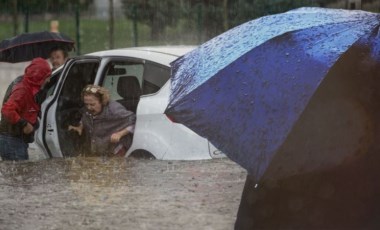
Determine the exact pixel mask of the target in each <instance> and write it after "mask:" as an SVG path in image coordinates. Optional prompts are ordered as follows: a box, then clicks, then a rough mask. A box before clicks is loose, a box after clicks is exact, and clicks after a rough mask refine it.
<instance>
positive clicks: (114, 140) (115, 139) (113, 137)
mask: <svg viewBox="0 0 380 230" xmlns="http://www.w3.org/2000/svg"><path fill="white" fill-rule="evenodd" d="M130 130H131V127H130V126H128V127H126V128H124V129H122V130H120V131H118V132H115V133H113V134H112V135H111V143H118V142H119V141H120V139H121V138H122V137H124V136H125V135H127V134H128V133H131V132H130Z"/></svg>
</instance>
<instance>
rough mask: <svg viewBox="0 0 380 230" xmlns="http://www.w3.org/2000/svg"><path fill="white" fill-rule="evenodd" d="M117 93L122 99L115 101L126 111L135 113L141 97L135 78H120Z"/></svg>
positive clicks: (137, 81)
mask: <svg viewBox="0 0 380 230" xmlns="http://www.w3.org/2000/svg"><path fill="white" fill-rule="evenodd" d="M117 93H118V94H119V95H120V96H121V97H122V99H119V100H117V102H119V103H120V104H122V105H123V106H124V107H125V108H126V109H127V110H129V111H132V112H134V113H136V109H137V104H138V103H139V100H140V96H141V88H140V83H139V80H138V79H137V77H136V76H120V77H119V80H118V82H117Z"/></svg>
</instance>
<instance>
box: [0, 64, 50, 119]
mask: <svg viewBox="0 0 380 230" xmlns="http://www.w3.org/2000/svg"><path fill="white" fill-rule="evenodd" d="M50 75H51V68H50V66H49V64H48V62H47V61H45V60H44V59H42V58H35V59H33V61H32V62H31V64H30V65H29V66H28V67H26V69H25V73H24V79H23V80H22V81H21V82H20V83H18V84H17V85H16V86H15V87H14V88H13V90H12V93H11V95H10V97H9V99H8V101H7V102H5V103H4V105H3V107H2V109H1V114H2V120H3V119H5V120H6V122H7V123H9V124H10V125H15V124H17V123H22V124H23V126H24V124H26V122H25V121H27V122H29V123H30V124H32V125H34V124H35V123H36V122H37V115H38V113H39V111H40V106H39V105H38V104H37V103H36V102H35V100H34V96H35V95H36V93H37V92H38V91H39V89H40V87H41V85H42V84H43V83H44V82H45V80H46V78H48V77H49V76H50ZM1 123H3V121H2V122H1Z"/></svg>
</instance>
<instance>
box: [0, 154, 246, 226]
mask: <svg viewBox="0 0 380 230" xmlns="http://www.w3.org/2000/svg"><path fill="white" fill-rule="evenodd" d="M245 178H246V171H245V170H244V169H242V168H241V167H240V166H238V165H237V164H235V163H234V162H232V161H230V160H229V159H227V158H224V159H213V160H201V161H161V160H148V159H135V158H127V159H125V158H102V157H92V158H89V157H87V158H84V157H75V158H65V159H60V158H54V159H42V160H35V161H34V160H31V161H25V162H4V161H0V229H2V230H8V229H9V230H11V229H12V230H14V229H28V230H29V229H36V230H37V229H233V226H234V223H235V219H236V214H237V210H238V207H239V203H240V199H241V194H242V191H243V186H244V182H245Z"/></svg>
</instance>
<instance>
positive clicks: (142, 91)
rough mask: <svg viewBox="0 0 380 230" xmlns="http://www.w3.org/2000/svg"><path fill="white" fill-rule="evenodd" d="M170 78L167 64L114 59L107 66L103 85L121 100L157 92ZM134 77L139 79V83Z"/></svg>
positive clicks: (112, 95) (117, 99) (115, 97)
mask: <svg viewBox="0 0 380 230" xmlns="http://www.w3.org/2000/svg"><path fill="white" fill-rule="evenodd" d="M127 78H128V79H127ZM169 78H170V68H169V67H166V66H162V65H159V64H156V63H153V62H147V61H145V62H143V61H138V60H136V61H133V60H125V61H120V60H113V61H110V62H109V63H108V65H107V67H106V71H105V76H104V79H103V84H102V85H103V86H104V87H106V88H107V89H108V90H109V91H110V95H111V98H112V99H113V100H116V101H121V100H125V99H126V98H127V97H129V98H132V97H133V98H135V97H140V96H141V95H146V94H152V93H156V92H157V91H159V90H160V89H161V87H162V86H163V85H164V84H165V83H166V82H167V81H168V79H169ZM133 79H137V81H138V84H137V83H134V82H136V80H133ZM127 81H128V83H127ZM123 84H124V86H123ZM127 84H129V85H127ZM136 88H139V89H136ZM128 90H129V92H126V91H128ZM132 91H133V92H132ZM137 91H139V92H137Z"/></svg>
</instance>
